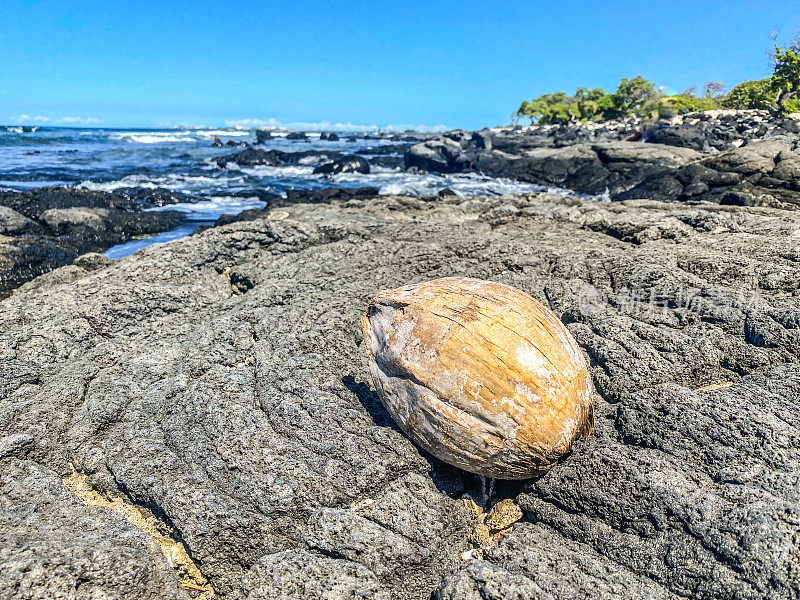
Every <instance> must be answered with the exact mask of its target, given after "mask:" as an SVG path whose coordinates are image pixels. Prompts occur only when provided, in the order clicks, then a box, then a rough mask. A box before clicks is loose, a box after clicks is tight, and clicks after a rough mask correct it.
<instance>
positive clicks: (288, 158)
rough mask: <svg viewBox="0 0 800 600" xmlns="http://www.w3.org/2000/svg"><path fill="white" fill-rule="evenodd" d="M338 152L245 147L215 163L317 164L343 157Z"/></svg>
mask: <svg viewBox="0 0 800 600" xmlns="http://www.w3.org/2000/svg"><path fill="white" fill-rule="evenodd" d="M343 157H344V155H343V154H341V153H339V152H327V151H323V150H305V151H303V152H282V151H281V150H261V149H256V148H247V149H246V150H242V151H241V152H239V153H237V154H232V155H229V156H221V157H220V158H217V159H216V163H217V165H219V166H220V167H224V166H225V165H226V164H227V163H236V164H237V165H241V166H256V165H265V166H270V167H282V166H284V165H300V164H303V165H312V166H317V165H320V164H324V163H326V162H331V161H336V160H339V159H340V158H343Z"/></svg>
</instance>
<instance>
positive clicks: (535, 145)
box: [405, 111, 800, 209]
mask: <svg viewBox="0 0 800 600" xmlns="http://www.w3.org/2000/svg"><path fill="white" fill-rule="evenodd" d="M753 112H758V111H744V112H743V113H742V112H736V111H716V112H714V113H700V114H697V115H686V116H684V117H680V120H679V121H673V122H672V123H671V124H667V125H664V124H658V125H652V124H648V125H646V124H639V125H638V126H637V130H636V136H635V137H637V138H638V139H639V140H640V141H622V140H620V139H616V140H614V139H610V138H613V137H615V136H616V137H619V136H620V135H622V134H624V133H627V132H628V131H629V129H630V127H625V126H623V125H624V124H595V125H580V126H546V127H541V128H531V129H527V130H501V131H488V130H484V131H479V132H474V133H472V134H468V133H467V132H461V131H455V132H448V133H447V134H443V135H442V136H441V137H440V138H438V139H436V140H432V141H427V142H423V143H420V144H417V145H415V146H412V147H411V148H410V149H409V150H408V151H407V152H406V154H405V166H406V169H407V170H409V171H411V172H422V171H431V172H439V173H451V172H460V171H478V172H482V173H484V174H487V175H490V176H495V177H508V178H512V179H517V180H520V181H525V182H529V183H537V184H541V185H552V186H558V187H562V188H567V189H570V190H574V191H576V192H579V193H582V194H591V195H597V194H604V193H607V194H608V196H609V198H610V199H611V200H628V199H636V198H649V199H654V200H660V201H666V202H672V201H692V202H694V201H698V200H705V201H709V202H717V203H724V204H738V205H746V206H754V205H759V206H774V207H778V208H784V209H796V208H797V207H800V183H799V181H800V169H798V167H797V165H798V164H800V150H798V147H799V146H800V135H797V134H795V133H789V132H790V131H793V127H792V125H796V124H797V121H795V120H794V119H780V120H774V119H773V120H771V121H768V119H767V117H765V116H763V115H759V114H755V115H753V114H751V113H753ZM633 124H634V123H633V122H632V123H630V124H629V125H630V126H633ZM798 128H800V125H799V126H798ZM734 135H735V136H739V137H737V138H735V139H733V138H732V136H734ZM632 137H634V136H627V138H626V139H630V138H632ZM721 149H722V150H723V151H721V152H720V150H721Z"/></svg>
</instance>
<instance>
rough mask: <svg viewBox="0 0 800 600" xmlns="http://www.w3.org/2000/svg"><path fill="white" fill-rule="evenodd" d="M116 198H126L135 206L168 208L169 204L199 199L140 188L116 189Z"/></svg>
mask: <svg viewBox="0 0 800 600" xmlns="http://www.w3.org/2000/svg"><path fill="white" fill-rule="evenodd" d="M113 193H114V194H115V195H117V196H123V197H124V198H128V199H129V200H131V201H132V202H135V203H137V204H144V205H150V206H168V205H171V204H186V203H190V202H197V201H198V200H199V198H197V197H196V196H190V195H189V194H183V193H181V192H176V191H174V190H168V189H167V188H162V187H157V188H141V187H124V188H117V189H115V190H114V191H113Z"/></svg>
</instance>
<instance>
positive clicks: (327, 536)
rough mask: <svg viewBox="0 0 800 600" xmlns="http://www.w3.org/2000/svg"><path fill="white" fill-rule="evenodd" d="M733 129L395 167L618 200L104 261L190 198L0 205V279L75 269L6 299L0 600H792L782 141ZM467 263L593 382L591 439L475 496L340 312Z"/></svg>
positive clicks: (436, 205) (480, 149) (604, 136)
mask: <svg viewBox="0 0 800 600" xmlns="http://www.w3.org/2000/svg"><path fill="white" fill-rule="evenodd" d="M756 116H758V115H756ZM723 117H724V115H722V116H720V117H719V118H718V121H719V122H718V123H716V124H715V122H713V119H712V120H711V122H709V121H698V122H694V121H693V120H692V119H691V118H687V117H684V121H683V122H682V123H680V124H675V125H671V127H673V126H674V127H677V126H678V125H680V127H683V124H684V123H686V122H688V125H690V126H691V127H698V126H699V125H698V124H702V123H704V125H702V126H700V128H701V129H703V128H705V129H703V131H705V132H706V133H704V134H703V135H705V138H704V139H705V140H706V141H707V142H708V146H709V147H708V148H706V147H705V144H704V145H703V147H702V148H700V149H699V150H698V148H697V147H688V146H686V145H683V146H681V145H680V144H666V143H653V142H652V141H650V142H643V141H624V139H625V138H627V137H630V136H631V135H634V134H635V133H636V130H637V127H638V126H637V125H636V124H635V123H628V124H621V125H619V126H617V125H615V124H611V125H607V126H606V127H605V129H603V128H600V127H595V128H594V129H595V130H596V131H595V132H594V133H592V136H593V137H592V139H590V140H589V139H581V140H577V138H583V136H584V133H581V132H580V131H578V130H577V129H576V130H575V131H577V133H575V131H573V132H572V133H575V136H576V140H577V141H576V142H575V143H569V144H564V145H562V143H563V140H564V139H566V138H564V137H563V136H564V135H567V137H572V133H571V132H569V131H567V132H565V131H563V130H558V129H555V128H553V129H548V130H543V129H537V130H535V131H533V130H530V131H529V130H524V129H523V130H503V131H499V130H498V131H489V130H486V131H482V132H474V133H462V132H451V133H449V134H445V135H443V136H439V137H436V138H435V139H431V140H428V141H425V142H422V143H420V144H418V145H415V146H413V147H412V148H410V149H409V150H408V153H407V154H406V157H405V160H406V162H407V163H409V164H408V166H409V168H413V169H426V170H429V171H435V170H436V169H437V168H438V169H439V170H446V169H450V168H453V169H461V170H469V169H479V170H482V171H483V172H487V170H491V169H494V172H495V173H497V174H498V175H503V176H515V177H518V178H526V179H525V180H530V181H536V182H543V181H544V179H542V178H543V177H544V176H545V175H546V176H547V177H548V178H549V180H548V181H546V182H545V183H549V184H550V185H559V186H563V187H570V186H573V189H576V190H577V191H581V192H582V193H587V194H601V193H604V192H605V189H606V188H608V196H609V198H608V199H609V200H612V201H611V202H598V201H596V200H591V199H586V198H578V197H569V196H563V195H555V194H549V193H536V194H525V195H509V196H494V197H474V198H462V197H459V196H458V195H455V194H453V193H447V192H446V191H443V192H441V193H439V194H435V195H429V196H421V197H411V196H401V195H383V196H381V195H378V194H377V189H375V188H361V189H356V190H341V189H340V190H336V189H328V190H317V191H314V192H309V191H303V190H297V191H291V192H290V193H289V194H287V197H286V198H271V199H270V202H271V204H270V205H269V206H267V208H264V209H258V210H250V211H245V212H243V213H240V214H239V215H235V216H234V215H231V216H224V217H222V218H221V219H219V220H218V222H217V226H216V227H212V228H207V229H205V230H202V231H198V232H197V233H196V234H194V235H191V236H189V237H186V238H183V239H180V240H176V241H174V242H171V243H169V244H164V245H156V246H150V247H147V248H145V249H143V250H141V251H139V252H137V253H136V254H134V255H132V256H128V257H126V258H124V259H120V260H116V261H109V260H107V259H104V258H103V257H102V256H100V255H98V254H94V253H92V252H94V251H97V250H98V249H102V248H103V247H104V246H106V245H107V244H109V243H111V241H112V240H117V239H125V236H131V235H135V234H137V233H136V232H144V231H145V229H147V228H150V229H153V230H154V229H156V228H160V227H168V226H169V225H170V220H171V219H175V218H176V216H175V215H173V214H172V213H170V212H169V211H167V212H161V211H159V212H145V211H143V210H142V209H143V208H146V207H148V206H155V205H164V204H169V203H170V202H178V201H180V200H181V196H180V195H172V196H170V194H168V193H166V192H163V191H162V192H159V191H153V190H149V191H143V190H123V191H117V192H114V193H105V192H89V191H86V190H67V189H49V190H43V191H42V190H40V191H34V192H24V193H22V192H19V193H17V192H14V193H11V192H4V193H0V211H4V212H0V226H2V227H4V228H5V229H4V230H3V232H2V234H3V236H5V237H2V238H0V261H2V260H3V259H2V257H4V256H12V257H18V256H22V257H24V256H25V255H24V253H22V251H21V250H19V248H20V247H22V245H23V244H25V243H30V244H32V245H38V247H40V248H50V247H52V248H58V249H59V250H58V251H59V252H62V253H63V256H64V257H65V258H63V260H62V261H61V262H60V263H59V261H58V260H55V259H53V261H52V262H51V263H46V262H45V261H42V262H40V263H31V264H34V265H36V264H40V265H43V266H41V267H37V269H38V271H37V272H35V273H33V272H32V275H31V276H30V277H27V278H26V277H21V278H20V277H19V276H17V275H15V277H17V279H13V278H10V277H9V276H8V275H6V276H5V277H6V278H5V279H2V280H0V281H3V282H5V285H6V286H7V287H6V288H5V289H7V290H8V291H9V292H11V287H16V288H17V289H15V290H13V292H11V293H10V296H9V297H7V298H5V299H3V300H0V331H2V332H3V334H2V336H0V599H2V600H5V599H12V598H13V599H15V600H16V599H20V598H35V597H54V596H64V597H74V598H92V599H106V598H108V599H112V598H133V597H135V598H152V599H156V598H181V599H186V598H190V597H191V598H201V599H202V600H209V599H211V598H230V599H240V600H245V599H248V600H257V599H260V598H276V599H285V600H300V599H311V598H313V599H320V600H321V599H323V598H324V599H325V600H355V599H381V600H388V599H389V598H410V599H414V600H417V599H418V600H428V599H429V598H435V599H438V600H456V599H458V600H461V599H466V600H487V599H493V600H494V599H496V600H500V599H502V598H537V599H539V598H541V599H547V598H565V597H567V598H617V599H619V600H623V599H626V600H627V599H641V600H645V599H647V600H650V599H653V598H659V599H665V600H666V599H669V600H678V599H682V598H687V599H688V598H703V599H706V600H716V599H719V600H722V599H731V598H733V599H736V600H754V599H764V600H767V599H770V600H772V599H787V600H789V599H792V598H796V597H797V596H798V595H800V567H798V561H797V557H798V556H800V541H799V539H798V534H797V532H798V531H799V530H800V493H798V489H797V481H798V477H800V358H799V357H800V219H798V217H797V213H796V212H794V209H795V208H796V207H797V206H800V202H798V198H800V188H799V187H798V186H800V171H796V170H795V169H796V168H797V167H798V165H800V152H799V151H798V146H797V144H798V141H797V139H798V135H797V133H796V132H794V133H793V132H792V131H790V129H791V124H790V123H783V122H781V123H779V124H778V125H779V126H778V125H776V126H775V127H772V122H768V123H767V124H765V125H764V126H765V127H766V128H767V129H766V130H765V131H761V129H760V128H759V129H757V130H755V129H754V128H755V125H753V127H750V125H747V123H750V121H743V122H744V123H745V125H747V127H748V128H749V129H748V128H745V129H744V130H743V131H744V134H747V132H748V131H751V129H752V130H753V131H754V133H753V136H754V137H752V138H748V139H744V138H741V139H742V140H743V141H742V143H741V144H738V143H737V144H734V143H733V142H731V143H730V144H729V145H730V147H727V146H726V144H728V142H725V144H722V143H717V142H716V141H714V140H721V139H723V137H724V136H723V135H722V134H721V133H719V132H720V131H722V130H723V129H724V128H725V127H729V126H730V123H727V122H726V121H725V120H724V119H723ZM750 118H751V117H750V116H742V115H738V116H736V119H739V120H742V119H750ZM736 123H738V121H736ZM752 123H753V124H755V123H759V121H752ZM762 123H763V122H762ZM723 126H724V127H723ZM593 127H594V126H593ZM736 127H738V125H736V126H734V129H736ZM771 127H772V128H771ZM589 129H590V128H587V129H586V131H589ZM736 130H737V132H738V129H736ZM581 131H582V130H581ZM657 131H668V129H667V128H666V127H663V128H661V129H660V130H657ZM709 132H714V133H713V134H712V133H709ZM641 133H642V130H641V129H640V134H641ZM646 133H648V134H649V133H651V132H650V131H649V130H648V131H647V132H646ZM739 133H741V132H739ZM744 134H742V135H744ZM587 135H588V134H587ZM660 135H661V138H660V139H668V140H674V139H677V137H679V136H677V134H675V131H672V132H670V133H669V134H660ZM687 135H688V134H687ZM748 135H749V134H748ZM262 137H263V136H262ZM745 137H746V135H745ZM649 139H652V137H651V138H649ZM657 139H659V138H657ZM725 139H727V138H725ZM736 139H740V138H736ZM559 140H560V141H559ZM734 141H735V140H734ZM712 142H714V143H713V144H712ZM715 144H716V145H715ZM717 146H720V147H719V148H718V147H717ZM712 147H713V149H712ZM244 152H249V154H247V155H245V156H248V157H251V158H252V157H255V158H254V159H257V160H261V158H259V157H263V156H264V155H263V154H261V153H262V152H267V154H266V156H267V157H268V158H264V160H273V159H275V160H278V159H280V160H283V161H284V162H285V161H287V160H295V157H289V158H287V157H286V156H283V157H281V156H280V155H277V154H274V153H273V154H269V153H268V151H264V150H257V151H253V152H256V154H253V152H251V151H250V150H249V149H246V150H245V151H244ZM284 154H286V153H284ZM309 156H311V155H307V156H305V157H304V158H303V159H304V160H306V159H309V158H308V157H309ZM376 156H380V155H376ZM340 158H341V157H327V158H326V159H324V160H325V161H328V162H324V161H323V159H320V158H319V157H313V158H311V160H317V161H319V162H320V164H330V163H332V162H335V160H339V159H340ZM328 159H333V160H328ZM248 160H249V159H248ZM297 160H300V158H297ZM415 161H416V162H415ZM318 166H319V165H318ZM673 180H674V181H673ZM667 182H669V183H667ZM674 182H677V184H675V183H674ZM566 184H570V185H566ZM703 185H705V186H707V189H703ZM670 186H672V187H670ZM692 186H694V188H692ZM679 187H680V189H678V188H679ZM687 188H688V189H687ZM692 189H694V190H696V191H697V193H691V190H692ZM665 190H667V191H668V192H667V191H665ZM786 209H789V210H786ZM148 215H152V217H151V216H148ZM115 243H116V242H115ZM14 252H17V254H14ZM84 252H89V254H83V253H84ZM79 254H83V255H82V256H80V257H79V258H77V259H76V260H74V257H75V256H77V255H79ZM53 255H54V256H62V255H58V254H57V253H56V251H55V250H53ZM6 260H9V259H6ZM13 260H22V259H13ZM13 260H10V261H9V262H7V263H2V262H0V267H2V265H3V264H18V263H13ZM73 260H74V262H73ZM68 263H72V264H68ZM3 268H4V269H5V267H3ZM45 271H48V272H45ZM2 272H3V273H9V272H12V273H13V272H14V271H13V270H12V271H8V270H4V271H2ZM454 274H457V275H463V276H470V277H477V278H482V279H490V280H494V281H499V282H503V283H507V284H509V285H512V286H514V287H517V288H520V289H522V290H525V291H526V292H528V293H530V294H531V295H532V296H534V297H535V298H536V299H537V300H539V301H540V302H542V303H543V304H545V305H546V306H548V307H550V308H551V309H552V310H553V311H554V312H555V313H556V314H557V315H558V316H559V317H560V318H561V320H562V322H563V323H564V324H565V325H566V326H567V327H568V329H569V330H570V331H571V333H572V334H573V335H574V337H575V338H576V340H577V341H578V343H579V345H580V346H581V349H582V350H583V352H584V354H585V357H586V359H587V361H588V364H589V366H590V371H591V374H592V377H593V381H594V385H595V390H596V397H595V402H596V431H595V433H594V434H593V435H592V436H590V437H589V439H587V440H585V441H581V442H579V443H578V444H577V445H576V446H575V448H574V450H573V452H572V454H571V455H569V456H568V457H566V459H564V460H563V461H562V462H561V463H560V464H558V465H556V466H555V467H554V468H553V469H552V470H550V471H549V472H547V473H546V474H544V475H543V476H541V477H539V478H536V479H533V480H530V481H525V482H516V483H511V482H497V485H496V486H495V487H494V489H493V491H492V495H491V497H490V498H489V500H488V501H487V502H485V503H484V502H481V500H482V496H483V492H484V491H485V490H483V489H482V485H481V481H480V480H479V479H477V478H476V477H475V476H473V475H470V474H468V473H465V472H463V471H460V470H458V469H455V468H453V467H450V466H448V465H446V464H443V463H441V462H440V461H438V460H436V459H435V458H433V457H431V456H429V455H427V454H425V453H424V452H421V451H420V450H419V449H418V448H417V447H416V446H415V445H414V444H413V443H412V442H410V441H409V440H408V439H407V438H406V437H405V436H404V435H403V434H402V433H401V432H400V431H399V430H398V428H397V427H396V426H395V425H394V423H393V422H392V420H391V418H390V417H389V415H388V414H387V413H386V411H385V410H384V409H383V407H382V405H381V403H380V401H379V400H378V397H377V395H376V393H375V391H374V388H373V385H372V382H371V381H370V378H369V374H368V369H367V363H366V358H365V353H364V348H363V339H362V333H361V328H360V324H359V316H360V314H361V312H362V310H363V309H364V307H365V305H366V303H367V301H368V300H369V298H370V297H371V296H372V295H373V294H374V293H375V292H376V291H377V290H379V289H382V288H395V287H398V286H400V285H403V284H407V283H410V282H419V281H424V280H428V279H434V278H437V277H442V276H448V275H454ZM33 275H38V276H37V277H35V278H33ZM22 279H26V282H22V281H21V280H22ZM20 284H21V285H20ZM1 291H2V290H0V292H1ZM76 482H77V483H76ZM471 499H474V500H478V504H481V505H482V506H477V505H476V504H475V502H473V501H472V500H471ZM500 502H503V503H504V504H502V505H500ZM493 506H494V508H493ZM498 506H502V507H506V508H508V509H509V511H510V513H511V514H513V518H510V519H499V520H494V519H495V517H494V516H495V515H496V514H497V513H498V512H499V509H498V508H497V507H498ZM489 511H492V512H489ZM487 513H489V516H488V517H487V516H486V515H487ZM487 523H488V524H489V525H491V527H488V526H487ZM143 524H144V525H143ZM176 553H177V554H176ZM178 554H179V555H180V556H177V555H178Z"/></svg>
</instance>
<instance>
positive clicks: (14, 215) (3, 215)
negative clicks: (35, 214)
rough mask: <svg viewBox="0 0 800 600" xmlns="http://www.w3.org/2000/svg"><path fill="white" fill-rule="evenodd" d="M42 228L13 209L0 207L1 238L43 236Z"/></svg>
mask: <svg viewBox="0 0 800 600" xmlns="http://www.w3.org/2000/svg"><path fill="white" fill-rule="evenodd" d="M41 232H42V228H41V227H40V226H39V225H38V223H36V221H34V220H32V219H29V218H28V217H26V216H25V215H22V214H20V213H18V212H17V211H15V210H14V209H12V208H9V207H7V206H0V236H18V235H29V234H37V233H38V234H41Z"/></svg>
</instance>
